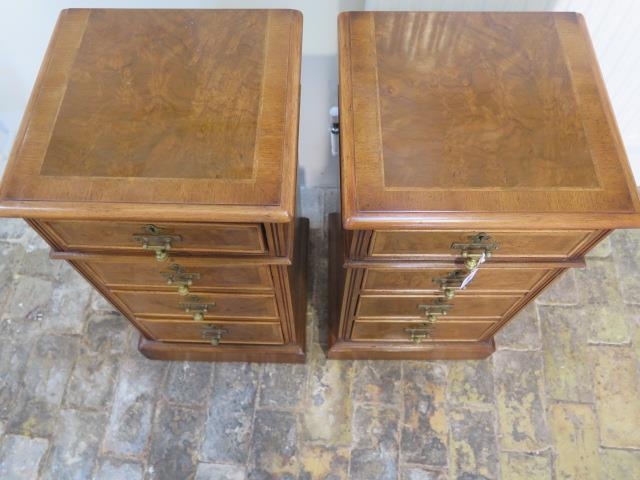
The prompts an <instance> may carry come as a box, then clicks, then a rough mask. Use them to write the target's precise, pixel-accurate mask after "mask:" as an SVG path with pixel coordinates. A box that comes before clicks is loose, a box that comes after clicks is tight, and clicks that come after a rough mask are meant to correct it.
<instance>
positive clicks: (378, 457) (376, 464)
mask: <svg viewBox="0 0 640 480" xmlns="http://www.w3.org/2000/svg"><path fill="white" fill-rule="evenodd" d="M349 478H350V479H353V480H371V479H372V478H375V479H376V480H396V479H397V478H398V458H397V456H394V455H393V454H392V452H389V451H386V450H379V449H376V448H355V449H353V450H352V451H351V468H350V470H349Z"/></svg>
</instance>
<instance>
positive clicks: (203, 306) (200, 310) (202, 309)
mask: <svg viewBox="0 0 640 480" xmlns="http://www.w3.org/2000/svg"><path fill="white" fill-rule="evenodd" d="M178 305H179V306H180V308H182V309H184V311H185V312H186V313H193V319H194V320H195V321H196V322H202V321H203V320H204V316H205V315H206V314H207V312H208V311H209V310H210V309H212V308H213V307H215V306H216V304H215V302H212V303H180V304H178Z"/></svg>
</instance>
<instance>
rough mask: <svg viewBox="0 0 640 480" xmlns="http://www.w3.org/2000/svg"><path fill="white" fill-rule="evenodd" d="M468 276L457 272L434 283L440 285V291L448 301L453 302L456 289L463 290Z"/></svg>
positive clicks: (439, 278) (437, 279) (466, 273)
mask: <svg viewBox="0 0 640 480" xmlns="http://www.w3.org/2000/svg"><path fill="white" fill-rule="evenodd" d="M468 276H469V273H468V272H466V271H464V270H456V271H454V272H451V273H449V274H447V276H446V277H438V278H434V279H433V283H437V284H438V285H440V290H442V293H443V294H444V298H445V299H446V300H451V299H452V298H453V297H455V295H456V290H455V289H459V288H461V287H462V285H463V284H464V282H465V280H466V279H467V277H468Z"/></svg>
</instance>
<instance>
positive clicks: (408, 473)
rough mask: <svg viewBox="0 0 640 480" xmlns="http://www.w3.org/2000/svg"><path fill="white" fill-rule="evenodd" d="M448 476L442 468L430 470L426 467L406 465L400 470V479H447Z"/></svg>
mask: <svg viewBox="0 0 640 480" xmlns="http://www.w3.org/2000/svg"><path fill="white" fill-rule="evenodd" d="M448 479H449V476H448V475H447V473H446V472H445V471H442V470H431V469H428V468H426V467H419V466H415V465H412V466H407V467H403V468H402V469H401V470H400V480H448Z"/></svg>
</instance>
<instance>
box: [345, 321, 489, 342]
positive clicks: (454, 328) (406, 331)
mask: <svg viewBox="0 0 640 480" xmlns="http://www.w3.org/2000/svg"><path fill="white" fill-rule="evenodd" d="M494 324H495V322H494V321H492V320H487V321H480V320H477V321H472V322H458V321H441V322H436V323H434V324H433V326H432V327H431V328H430V329H429V335H428V337H424V338H421V342H424V343H426V342H429V341H477V340H481V339H482V338H483V337H484V335H485V332H487V331H488V330H489V329H490V328H491V327H493V326H494ZM421 328H422V327H421V324H420V323H416V322H366V321H360V320H356V321H355V322H354V325H353V331H352V332H351V340H354V341H358V340H360V341H392V342H407V343H412V344H413V343H415V340H414V338H415V337H412V333H413V335H420V333H421V332H423V330H422V329H421Z"/></svg>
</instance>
